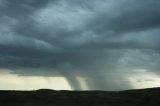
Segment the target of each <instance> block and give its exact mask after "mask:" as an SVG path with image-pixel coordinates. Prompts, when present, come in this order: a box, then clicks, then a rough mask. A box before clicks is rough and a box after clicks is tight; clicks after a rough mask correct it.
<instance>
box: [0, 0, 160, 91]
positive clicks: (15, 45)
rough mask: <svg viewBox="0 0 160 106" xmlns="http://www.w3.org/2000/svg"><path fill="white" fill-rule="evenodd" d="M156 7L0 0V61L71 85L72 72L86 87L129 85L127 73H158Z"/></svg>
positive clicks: (83, 0) (135, 0) (154, 0)
mask: <svg viewBox="0 0 160 106" xmlns="http://www.w3.org/2000/svg"><path fill="white" fill-rule="evenodd" d="M159 7H160V1H159V0H141V1H139V0H130V1H129V0H119V1H117V0H100V1H99V0H0V11H1V13H0V67H1V68H7V69H10V70H12V73H13V74H18V75H21V76H53V77H54V76H64V77H66V78H67V80H68V82H69V83H70V84H71V86H72V87H73V88H74V89H80V88H79V85H78V81H77V79H76V78H77V77H83V78H85V79H86V82H87V84H88V86H89V87H90V89H103V90H106V89H113V88H116V90H119V89H128V88H132V86H131V84H130V82H128V77H129V75H130V74H133V73H139V70H146V71H147V72H151V73H155V74H158V75H159V69H160V67H159V62H160V51H159V49H160V45H159V40H160V36H159V34H160V9H159ZM135 70H137V71H136V72H135ZM90 80H92V82H94V84H91V81H90Z"/></svg>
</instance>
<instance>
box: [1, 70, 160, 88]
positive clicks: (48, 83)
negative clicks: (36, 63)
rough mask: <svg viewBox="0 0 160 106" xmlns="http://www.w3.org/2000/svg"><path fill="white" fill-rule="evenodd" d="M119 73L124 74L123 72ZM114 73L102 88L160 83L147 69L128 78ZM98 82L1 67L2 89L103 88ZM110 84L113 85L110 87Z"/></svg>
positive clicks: (145, 86)
mask: <svg viewBox="0 0 160 106" xmlns="http://www.w3.org/2000/svg"><path fill="white" fill-rule="evenodd" d="M119 73H121V74H122V73H123V72H119ZM125 73H127V72H125ZM117 74H118V73H117ZM110 75H111V74H110ZM112 75H113V77H110V78H113V79H110V78H108V77H106V79H104V80H105V81H103V84H104V85H106V86H109V88H108V89H107V88H106V89H102V90H115V89H113V87H118V86H123V83H129V84H130V85H131V87H132V89H139V88H151V87H159V85H160V77H159V76H158V75H156V74H155V73H152V72H148V71H147V70H145V69H135V70H131V71H130V72H129V73H127V74H123V75H124V76H123V77H124V79H126V80H118V79H114V78H116V77H115V76H116V74H115V73H112ZM97 80H99V79H97ZM100 81H101V80H100ZM107 81H109V82H107ZM97 83H98V81H96V80H95V79H94V78H89V77H88V78H87V77H80V76H73V77H69V78H68V77H67V76H63V77H62V76H57V77H48V76H19V75H18V74H12V73H11V70H8V69H0V89H1V90H37V89H43V88H45V89H54V90H101V89H96V88H98V85H100V84H97ZM110 83H112V84H110ZM121 84H122V85H121ZM110 86H112V87H111V88H110ZM125 89H130V88H122V89H119V90H125Z"/></svg>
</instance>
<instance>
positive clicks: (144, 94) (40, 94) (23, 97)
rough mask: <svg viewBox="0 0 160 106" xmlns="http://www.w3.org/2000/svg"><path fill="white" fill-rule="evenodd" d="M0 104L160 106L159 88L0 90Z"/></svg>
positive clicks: (21, 105)
mask: <svg viewBox="0 0 160 106" xmlns="http://www.w3.org/2000/svg"><path fill="white" fill-rule="evenodd" d="M0 106H160V88H152V89H140V90H127V91H115V92H109V91H65V90H63V91H55V90H49V89H40V90H37V91H0Z"/></svg>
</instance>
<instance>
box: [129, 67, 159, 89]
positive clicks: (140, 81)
mask: <svg viewBox="0 0 160 106" xmlns="http://www.w3.org/2000/svg"><path fill="white" fill-rule="evenodd" d="M132 72H133V73H132V74H131V75H130V76H129V77H128V80H129V81H130V82H131V84H132V86H133V88H134V89H141V88H152V87H160V77H159V75H157V74H156V73H153V72H150V71H148V70H146V69H137V70H133V71H132Z"/></svg>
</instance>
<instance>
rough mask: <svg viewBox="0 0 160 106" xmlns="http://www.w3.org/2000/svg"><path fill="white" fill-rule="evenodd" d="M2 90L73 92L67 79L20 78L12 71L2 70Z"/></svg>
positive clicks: (0, 82) (0, 75)
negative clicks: (44, 89)
mask: <svg viewBox="0 0 160 106" xmlns="http://www.w3.org/2000/svg"><path fill="white" fill-rule="evenodd" d="M0 72H1V73H0V85H1V86H0V89H4V90H6V89H7V90H36V89H41V88H46V89H54V90H62V89H63V90H72V88H71V87H70V85H69V83H68V82H67V80H66V79H65V77H40V76H19V75H17V74H11V73H10V70H6V69H0Z"/></svg>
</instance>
